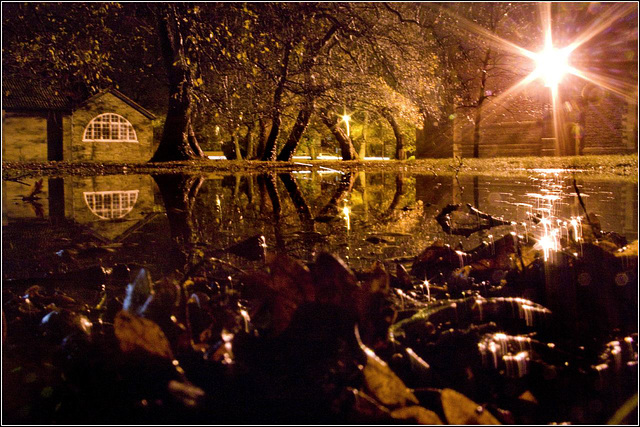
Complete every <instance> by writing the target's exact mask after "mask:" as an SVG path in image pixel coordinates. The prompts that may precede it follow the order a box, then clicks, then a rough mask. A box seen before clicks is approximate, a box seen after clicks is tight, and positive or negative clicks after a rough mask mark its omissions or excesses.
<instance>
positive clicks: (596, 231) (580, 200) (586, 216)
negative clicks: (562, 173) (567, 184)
mask: <svg viewBox="0 0 640 427" xmlns="http://www.w3.org/2000/svg"><path fill="white" fill-rule="evenodd" d="M573 188H574V189H575V190H576V195H577V196H578V201H579V202H580V206H582V210H583V211H584V217H585V218H586V219H587V222H588V223H589V226H590V227H591V230H592V231H593V235H594V236H596V237H600V235H601V232H600V230H598V229H597V228H596V226H595V225H594V224H593V222H591V218H589V212H587V207H586V206H585V205H584V201H583V200H582V196H581V195H580V190H578V184H577V182H576V179H575V178H574V179H573Z"/></svg>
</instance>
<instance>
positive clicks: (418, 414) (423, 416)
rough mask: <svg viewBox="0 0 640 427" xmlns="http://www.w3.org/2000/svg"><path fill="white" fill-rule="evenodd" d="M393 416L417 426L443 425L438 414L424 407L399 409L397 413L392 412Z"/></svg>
mask: <svg viewBox="0 0 640 427" xmlns="http://www.w3.org/2000/svg"><path fill="white" fill-rule="evenodd" d="M391 416H392V417H393V418H394V419H396V420H402V421H408V422H414V423H416V424H424V425H440V424H443V422H442V420H441V419H440V417H439V416H438V414H436V413H435V412H433V411H430V410H428V409H426V408H423V407H422V406H408V407H406V408H399V409H396V410H395V411H391Z"/></svg>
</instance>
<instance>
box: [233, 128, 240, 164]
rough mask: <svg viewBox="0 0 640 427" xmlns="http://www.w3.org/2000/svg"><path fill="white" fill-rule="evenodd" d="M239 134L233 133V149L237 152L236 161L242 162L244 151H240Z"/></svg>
mask: <svg viewBox="0 0 640 427" xmlns="http://www.w3.org/2000/svg"><path fill="white" fill-rule="evenodd" d="M237 132H238V131H236V132H234V133H233V136H231V141H233V148H234V150H235V152H236V160H242V151H241V150H240V138H239V137H238V135H237Z"/></svg>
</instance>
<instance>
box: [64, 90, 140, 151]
mask: <svg viewBox="0 0 640 427" xmlns="http://www.w3.org/2000/svg"><path fill="white" fill-rule="evenodd" d="M104 113H115V114H119V115H121V116H122V117H124V118H125V119H127V120H128V121H129V122H130V123H131V124H132V125H133V128H134V129H135V131H136V136H137V138H138V142H97V141H91V142H83V141H82V137H83V135H84V130H85V128H86V127H87V125H88V124H89V122H90V121H91V120H92V119H93V118H94V117H96V116H98V115H100V114H104ZM152 144H153V127H152V124H151V120H150V119H148V118H147V117H145V116H144V115H143V114H142V113H140V112H139V111H138V110H137V109H135V108H133V107H131V106H130V105H128V104H127V103H125V102H123V101H122V100H121V99H120V98H118V97H116V96H114V95H112V94H111V93H108V92H107V93H103V94H101V95H98V96H96V97H93V98H91V99H90V100H89V101H87V102H86V103H85V104H84V105H83V106H82V107H80V108H78V109H76V110H75V111H74V112H73V117H72V137H71V140H67V144H65V155H66V154H67V153H69V156H65V159H67V160H71V161H113V162H146V161H148V160H149V159H150V158H151V156H152V155H153V152H152Z"/></svg>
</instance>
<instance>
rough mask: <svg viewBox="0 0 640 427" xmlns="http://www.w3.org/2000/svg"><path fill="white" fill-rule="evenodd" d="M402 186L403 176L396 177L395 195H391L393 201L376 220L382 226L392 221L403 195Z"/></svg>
mask: <svg viewBox="0 0 640 427" xmlns="http://www.w3.org/2000/svg"><path fill="white" fill-rule="evenodd" d="M403 184H404V175H403V174H398V175H396V191H395V193H393V199H392V200H391V203H390V204H389V207H388V208H387V210H386V211H384V212H383V213H382V215H380V217H379V218H378V220H379V221H380V222H382V223H383V224H387V223H388V222H390V221H391V220H392V219H393V212H394V211H395V210H396V209H397V208H398V204H399V203H400V200H402V196H403V195H404V189H403Z"/></svg>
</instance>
